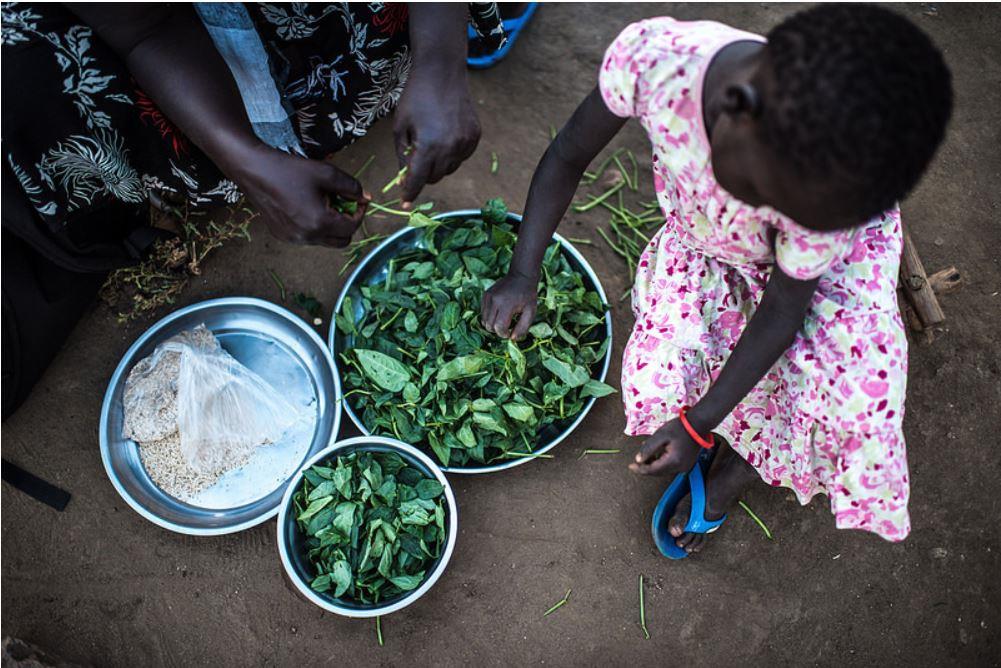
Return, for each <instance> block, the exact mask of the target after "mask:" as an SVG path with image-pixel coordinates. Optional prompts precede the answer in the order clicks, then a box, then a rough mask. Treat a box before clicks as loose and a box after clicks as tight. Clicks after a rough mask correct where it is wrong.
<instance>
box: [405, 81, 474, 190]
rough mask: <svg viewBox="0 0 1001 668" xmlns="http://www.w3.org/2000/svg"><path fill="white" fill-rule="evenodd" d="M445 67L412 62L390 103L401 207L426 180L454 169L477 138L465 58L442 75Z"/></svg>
mask: <svg viewBox="0 0 1001 668" xmlns="http://www.w3.org/2000/svg"><path fill="white" fill-rule="evenodd" d="M446 69H448V68H445V67H432V66H428V67H425V68H423V69H422V68H421V67H420V66H419V65H418V64H415V65H414V69H413V71H412V72H411V75H410V78H409V80H408V81H407V85H406V88H404V90H403V95H402V96H401V97H400V103H399V106H397V108H396V116H395V119H394V123H393V136H394V138H395V142H396V155H397V157H398V158H399V161H400V165H401V166H403V165H406V166H407V173H406V175H405V176H404V178H403V193H402V195H401V198H402V200H403V203H404V206H405V207H406V206H407V205H409V204H410V203H411V202H413V201H414V200H415V199H417V196H418V195H419V194H420V192H421V190H422V189H423V188H424V186H425V185H426V184H428V183H437V182H438V181H440V180H441V179H442V178H443V177H445V176H447V175H448V174H451V173H452V172H454V171H455V170H456V169H458V168H459V165H461V164H462V162H463V161H464V160H465V159H466V158H468V157H469V156H470V155H472V154H473V151H475V150H476V145H477V144H478V143H479V141H480V121H479V119H478V118H477V117H476V110H475V108H474V107H473V102H472V100H470V98H469V87H468V85H467V83H466V72H465V63H464V62H463V63H462V68H461V71H459V72H456V73H451V74H445V73H444V72H443V70H446ZM449 71H451V70H449Z"/></svg>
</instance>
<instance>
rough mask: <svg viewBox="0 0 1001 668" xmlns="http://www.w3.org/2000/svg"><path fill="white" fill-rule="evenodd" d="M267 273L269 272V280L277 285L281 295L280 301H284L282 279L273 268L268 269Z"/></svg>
mask: <svg viewBox="0 0 1001 668" xmlns="http://www.w3.org/2000/svg"><path fill="white" fill-rule="evenodd" d="M268 273H269V274H271V280H272V281H274V284H275V285H276V286H278V291H279V292H280V293H281V296H282V302H284V301H285V284H284V283H282V279H280V278H278V274H276V273H275V272H274V270H273V269H268Z"/></svg>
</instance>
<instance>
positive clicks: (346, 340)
mask: <svg viewBox="0 0 1001 668" xmlns="http://www.w3.org/2000/svg"><path fill="white" fill-rule="evenodd" d="M479 215H480V211H479V209H464V210H461V211H449V212H447V213H442V214H439V215H437V216H435V218H436V219H445V220H447V219H452V218H458V219H462V218H472V217H476V216H479ZM508 219H509V220H510V221H511V222H512V223H513V224H514V226H515V227H517V226H518V225H519V224H520V223H521V216H519V215H518V214H515V213H508ZM421 232H422V230H420V229H418V228H413V227H405V228H403V229H401V230H400V231H398V232H396V233H395V234H393V235H392V236H390V237H389V238H388V239H386V240H384V241H383V242H382V243H381V244H379V245H378V246H376V247H375V248H374V249H373V250H372V252H371V253H369V254H368V255H367V256H366V257H365V258H364V259H363V260H362V261H361V263H360V264H359V265H358V267H357V268H356V269H355V270H354V272H352V274H351V276H350V277H349V278H348V281H347V283H346V284H345V285H344V288H343V289H342V290H341V294H340V296H339V297H338V298H337V304H336V305H335V306H334V313H333V314H332V315H331V317H330V333H329V335H328V337H327V339H328V343H329V344H330V350H331V351H332V352H333V359H334V370H335V372H336V374H337V377H338V379H339V380H340V379H341V369H340V366H339V361H340V360H339V355H338V353H339V352H341V351H344V350H348V349H350V348H351V343H352V338H353V337H350V336H344V335H342V334H341V333H340V332H338V331H337V324H336V322H335V321H334V316H335V315H336V314H338V313H340V312H341V304H342V303H343V302H344V298H345V297H351V301H352V303H353V304H354V308H355V315H356V317H360V316H361V313H362V306H361V301H362V300H361V291H360V288H361V286H362V285H371V284H374V283H378V282H381V281H383V280H385V278H386V273H387V271H388V265H389V261H390V260H391V259H393V258H394V257H396V256H397V255H399V254H400V253H401V252H402V251H405V250H409V249H411V248H416V247H419V246H420V245H421ZM553 240H554V241H556V242H557V243H559V244H560V246H561V248H562V250H563V255H564V256H565V257H566V259H567V261H568V262H569V263H570V266H571V267H572V268H573V269H574V270H576V271H578V272H580V273H581V274H583V276H584V284H585V286H586V287H587V288H588V289H591V290H594V291H595V292H597V293H598V295H599V296H600V297H601V301H602V302H603V303H605V304H607V303H608V299H607V298H606V297H605V290H604V289H603V288H602V287H601V282H600V281H599V280H598V276H597V275H596V274H595V273H594V270H593V269H591V265H589V264H588V263H587V260H585V259H584V256H583V255H581V254H580V252H579V251H578V250H577V249H576V248H574V246H573V244H571V243H570V242H569V241H567V240H566V239H565V238H563V237H562V236H560V235H559V234H554V235H553ZM605 334H606V336H607V337H608V340H609V345H608V352H606V353H605V359H604V361H603V362H602V363H601V366H600V369H599V372H598V373H597V374H596V375H595V376H594V378H596V379H597V380H600V381H604V380H605V376H606V375H607V374H608V366H609V364H610V363H611V360H612V345H611V339H612V316H611V312H610V311H605ZM594 402H595V398H594V397H591V398H590V399H589V400H588V401H587V403H585V404H584V410H582V411H581V412H580V415H578V416H577V417H576V418H575V419H574V420H573V421H572V422H570V423H569V424H563V425H560V426H557V425H550V426H548V427H547V428H546V429H543V430H542V432H540V434H539V447H537V448H536V449H535V450H534V451H533V454H534V455H539V454H544V453H546V452H548V451H550V450H552V449H553V448H554V447H556V446H557V445H558V444H559V443H560V442H562V441H563V439H565V438H566V437H567V436H569V435H570V434H571V433H572V432H573V430H574V429H576V428H577V427H578V425H580V423H581V422H582V421H583V420H584V418H585V416H587V413H588V411H590V410H591V407H592V406H593V405H594ZM343 403H344V411H345V412H346V413H347V414H348V417H349V418H351V421H352V422H354V423H355V426H357V427H358V429H359V430H360V431H361V432H362V433H363V434H369V433H370V432H369V430H368V429H367V428H366V427H365V424H364V423H363V422H362V421H361V418H360V417H359V416H358V415H356V414H355V411H354V409H352V408H351V405H350V402H349V401H346V400H345V401H344V402H343ZM532 459H536V456H529V457H519V458H516V459H511V460H510V461H506V462H503V463H500V464H491V465H489V466H446V467H444V469H443V470H445V471H447V472H448V473H493V472H495V471H503V470H505V469H509V468H513V467H515V466H518V465H520V464H524V463H525V462H527V461H529V460H532Z"/></svg>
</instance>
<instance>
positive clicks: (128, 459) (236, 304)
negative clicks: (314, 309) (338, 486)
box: [100, 297, 341, 536]
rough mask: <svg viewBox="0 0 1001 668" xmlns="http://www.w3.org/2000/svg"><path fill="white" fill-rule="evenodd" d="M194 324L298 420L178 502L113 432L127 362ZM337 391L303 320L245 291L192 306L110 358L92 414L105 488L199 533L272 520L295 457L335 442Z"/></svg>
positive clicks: (151, 516) (154, 517) (171, 525)
mask: <svg viewBox="0 0 1001 668" xmlns="http://www.w3.org/2000/svg"><path fill="white" fill-rule="evenodd" d="M200 324H204V325H205V326H206V327H208V329H209V330H211V331H212V333H213V334H214V335H215V336H216V338H218V339H219V342H220V343H221V344H222V347H223V348H225V349H226V350H227V351H228V352H229V353H230V354H231V355H232V356H233V357H235V358H236V359H237V360H238V361H239V362H241V363H242V364H244V365H245V366H247V367H249V368H250V369H251V370H252V371H254V372H256V373H257V374H259V375H260V376H261V377H263V378H264V379H265V380H266V381H268V382H269V383H270V384H271V385H273V386H274V387H275V388H276V389H277V390H279V391H280V392H281V393H282V394H283V395H284V396H285V398H287V399H288V400H289V401H291V402H292V404H293V405H295V406H301V407H302V408H303V413H304V417H303V419H302V420H300V422H299V423H298V426H297V427H296V428H294V429H292V430H291V431H290V432H289V433H287V434H286V435H285V437H284V438H283V439H282V440H281V441H280V442H278V443H273V444H270V445H267V446H263V447H261V448H258V450H257V452H256V453H255V454H254V455H253V457H252V458H251V459H250V461H249V462H247V464H246V465H244V466H243V467H241V468H240V469H239V470H237V471H231V472H229V473H227V474H225V475H224V476H223V478H221V479H220V480H219V481H218V482H217V483H216V484H215V485H213V486H212V487H210V488H209V489H207V490H204V491H203V492H201V493H200V494H199V495H198V496H197V497H196V498H195V499H194V500H192V501H191V502H184V501H182V500H180V499H176V498H174V497H172V496H170V495H168V494H167V493H165V492H164V491H163V490H161V489H160V488H159V487H157V486H156V484H155V483H154V482H153V481H152V480H151V479H150V477H149V474H147V473H146V469H145V468H143V464H142V461H141V459H140V456H139V447H138V446H137V445H136V443H135V442H133V441H131V440H129V439H126V438H123V437H122V422H123V419H124V412H123V403H122V402H123V395H124V392H125V380H126V378H127V377H128V374H129V372H130V371H131V370H132V367H133V366H135V364H136V363H137V362H139V361H140V360H141V359H143V358H144V357H146V356H147V355H149V354H150V353H152V352H153V349H154V348H156V346H157V345H159V344H160V343H162V342H163V341H165V340H166V339H168V338H170V337H171V336H174V335H175V334H177V333H179V332H182V331H184V330H187V329H190V328H193V327H196V326H197V325H200ZM340 396H341V391H340V383H339V380H338V377H337V375H336V374H334V373H333V366H332V360H331V357H330V351H329V350H328V349H327V347H326V346H325V345H324V343H323V340H322V339H321V338H320V337H319V336H317V334H316V332H314V331H313V329H312V328H311V327H310V326H309V325H307V324H306V323H305V322H303V321H302V319H300V318H298V317H296V316H295V315H293V314H292V313H290V312H289V311H287V310H286V309H284V308H281V307H279V306H276V305H274V304H271V303H270V302H266V301H263V300H261V299H252V298H249V297H229V298H224V299H213V300H210V301H205V302H201V303H199V304H193V305H191V306H188V307H186V308H182V309H180V310H178V311H175V312H174V313H172V314H170V315H169V316H167V317H166V318H164V319H163V320H160V321H159V322H158V323H156V324H155V325H153V326H152V327H150V328H149V330H147V331H146V332H145V333H144V334H143V335H142V336H140V337H139V339H138V340H137V341H136V342H135V343H133V344H132V347H130V348H129V350H128V352H126V353H125V356H124V357H123V358H122V361H121V362H120V363H119V364H118V368H117V369H116V370H115V373H114V375H113V376H112V377H111V382H110V383H109V385H108V391H107V393H106V394H105V397H104V406H103V408H102V410H101V427H100V430H101V431H100V442H101V459H102V460H103V462H104V468H105V470H106V471H107V473H108V478H110V480H111V484H112V485H114V486H115V489H116V490H118V493H119V494H121V496H122V498H123V499H125V502H126V503H128V504H129V505H130V506H131V507H132V509H133V510H135V511H136V512H137V513H139V514H140V515H142V516H143V517H145V518H146V519H148V520H149V521H151V522H153V523H155V524H158V525H160V526H162V527H164V528H166V529H170V530H171V531H177V532H179V533H185V534H194V535H203V536H206V535H218V534H225V533H232V532H234V531H241V530H243V529H246V528H249V527H252V526H254V525H256V524H260V523H261V522H264V521H265V520H267V519H268V518H270V517H274V516H275V514H276V513H277V512H278V505H279V503H280V502H281V499H282V494H284V492H285V487H286V486H287V485H288V483H289V480H291V478H292V476H293V475H295V473H296V472H297V471H298V470H299V469H300V468H301V465H302V463H303V462H304V461H306V460H307V459H309V458H310V457H311V456H312V455H313V454H314V453H316V452H318V451H320V450H322V449H323V448H326V447H327V446H328V445H329V444H330V443H331V441H332V440H334V438H336V436H337V431H338V429H339V427H340V422H341V407H340V404H341V401H340Z"/></svg>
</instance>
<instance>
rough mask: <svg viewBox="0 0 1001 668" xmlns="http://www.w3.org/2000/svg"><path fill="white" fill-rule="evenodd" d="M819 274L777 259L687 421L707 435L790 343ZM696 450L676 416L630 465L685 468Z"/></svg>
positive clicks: (657, 470)
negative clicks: (783, 265)
mask: <svg viewBox="0 0 1001 668" xmlns="http://www.w3.org/2000/svg"><path fill="white" fill-rule="evenodd" d="M818 281H819V279H813V280H809V281H799V280H796V279H793V278H790V277H789V276H788V275H786V273H785V272H783V271H782V270H781V269H780V268H779V266H778V265H777V264H776V265H775V266H774V268H773V269H772V275H771V278H770V279H769V280H768V285H766V286H765V292H764V294H763V295H762V297H761V303H760V304H759V305H758V308H757V310H756V311H755V312H754V315H753V316H751V320H750V322H748V323H747V327H745V328H744V332H743V333H742V334H741V335H740V339H739V340H738V341H737V345H736V347H734V349H733V352H732V353H731V354H730V358H729V359H728V360H727V362H726V364H725V365H723V370H722V371H720V374H719V376H718V377H717V378H716V381H715V382H714V383H713V384H712V386H711V387H710V388H709V391H708V392H706V394H705V396H704V397H702V399H700V400H699V402H698V403H697V404H695V405H694V406H692V408H691V409H690V410H689V411H688V421H689V423H691V425H692V427H693V428H694V429H695V430H696V431H697V432H698V433H700V434H702V435H707V434H709V433H710V432H711V431H712V430H713V429H715V428H716V427H717V425H719V423H720V422H722V421H723V418H725V417H726V416H727V415H729V414H730V412H731V411H732V410H733V409H734V408H735V407H736V406H737V404H738V403H740V401H741V400H742V399H743V398H744V397H745V396H747V393H748V392H750V391H751V389H752V388H753V387H754V386H755V385H757V384H758V381H760V380H761V379H762V378H763V377H764V375H765V374H766V373H768V371H769V369H771V368H772V365H774V364H775V362H776V361H777V360H778V359H779V357H781V356H782V354H783V353H784V352H785V351H786V350H787V349H788V348H789V346H790V345H791V344H792V342H793V339H794V338H795V337H796V332H798V331H799V328H800V327H801V326H802V325H803V319H804V317H805V316H806V312H807V309H808V308H809V307H810V301H811V299H812V298H813V293H814V292H815V291H816V289H817V283H818ZM698 454H699V446H698V444H697V443H695V441H693V440H692V439H691V437H690V436H689V435H688V432H686V431H685V428H684V427H683V426H682V425H681V421H680V420H678V419H674V420H671V421H669V422H667V423H666V424H665V425H664V426H663V427H661V428H660V429H658V430H657V431H656V432H655V433H654V434H653V435H651V436H650V437H649V438H647V440H646V441H645V442H644V443H643V446H642V447H641V448H640V451H639V453H638V454H637V455H636V461H635V463H633V464H631V465H630V468H631V469H632V470H633V471H635V472H637V473H642V474H647V475H657V474H664V473H679V472H681V471H687V470H689V469H690V468H691V467H692V465H693V464H695V459H696V458H697V457H698Z"/></svg>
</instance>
